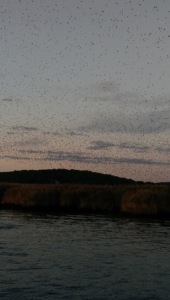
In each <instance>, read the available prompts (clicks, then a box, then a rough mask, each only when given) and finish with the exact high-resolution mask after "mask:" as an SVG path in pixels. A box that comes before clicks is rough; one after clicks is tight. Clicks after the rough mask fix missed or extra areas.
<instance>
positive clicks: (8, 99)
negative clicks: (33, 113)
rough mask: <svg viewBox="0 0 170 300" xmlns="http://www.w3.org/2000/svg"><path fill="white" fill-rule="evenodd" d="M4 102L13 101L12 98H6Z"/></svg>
mask: <svg viewBox="0 0 170 300" xmlns="http://www.w3.org/2000/svg"><path fill="white" fill-rule="evenodd" d="M2 102H12V99H11V98H4V99H2Z"/></svg>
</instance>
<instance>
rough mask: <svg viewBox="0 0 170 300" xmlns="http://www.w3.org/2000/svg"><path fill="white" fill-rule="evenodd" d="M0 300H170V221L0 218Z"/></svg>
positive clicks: (6, 214) (4, 213) (5, 214)
mask: <svg viewBox="0 0 170 300" xmlns="http://www.w3.org/2000/svg"><path fill="white" fill-rule="evenodd" d="M0 299H11V300H12V299H17V300H18V299H24V300H26V299H36V300H38V299H77V300H78V299H79V300H80V299H85V300H90V299H94V300H95V299H97V300H106V299H116V300H119V299H120V300H133V299H134V300H137V299H142V300H144V299H147V300H151V299H162V300H166V299H170V220H166V219H164V220H152V219H141V218H140V219H137V218H132V219H129V218H115V217H112V216H104V215H68V214H67V215H52V214H37V213H31V212H21V211H12V210H1V211H0Z"/></svg>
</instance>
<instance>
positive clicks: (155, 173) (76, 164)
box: [0, 0, 170, 182]
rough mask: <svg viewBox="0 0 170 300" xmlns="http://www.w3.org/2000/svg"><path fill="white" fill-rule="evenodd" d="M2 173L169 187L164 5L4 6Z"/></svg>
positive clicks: (162, 1)
mask: <svg viewBox="0 0 170 300" xmlns="http://www.w3.org/2000/svg"><path fill="white" fill-rule="evenodd" d="M0 29H1V31H0V48H1V51H0V59H1V68H0V90H1V95H0V150H1V153H0V171H6V170H8V171H12V170H22V169H44V168H73V169H86V170H92V171H97V172H101V173H108V174H113V175H116V176H121V177H127V178H132V179H134V180H143V181H155V182H157V181H170V118H169V115H170V85H169V78H170V66H169V65H170V59H169V49H170V2H169V0H149V1H147V0H131V1H129V0H127V1H126V0H119V1H115V0H110V1H109V0H105V1H102V0H93V1H91V0H88V1H81V0H59V1H54V0H48V1H47V0H41V1H40V0H35V1H27V0H21V1H19V0H2V1H1V6H0Z"/></svg>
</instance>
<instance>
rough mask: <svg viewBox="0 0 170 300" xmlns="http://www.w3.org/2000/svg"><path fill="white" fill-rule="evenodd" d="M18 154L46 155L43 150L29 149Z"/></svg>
mask: <svg viewBox="0 0 170 300" xmlns="http://www.w3.org/2000/svg"><path fill="white" fill-rule="evenodd" d="M18 152H20V153H27V154H44V153H45V152H44V151H42V150H30V149H27V150H18Z"/></svg>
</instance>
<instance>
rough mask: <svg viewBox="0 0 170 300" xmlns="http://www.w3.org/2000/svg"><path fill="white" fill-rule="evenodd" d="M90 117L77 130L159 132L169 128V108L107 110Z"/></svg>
mask: <svg viewBox="0 0 170 300" xmlns="http://www.w3.org/2000/svg"><path fill="white" fill-rule="evenodd" d="M96 115H97V114H95V116H94V118H93V119H91V122H89V123H88V125H84V126H80V127H79V130H81V131H83V132H90V131H92V132H99V133H111V132H120V133H143V134H149V133H159V132H164V131H166V130H169V128H170V118H169V115H170V109H166V110H162V111H154V112H150V111H149V112H141V113H140V111H133V112H131V113H129V112H126V111H125V110H121V111H116V112H113V113H112V115H111V112H108V113H107V114H105V115H104V114H103V115H100V116H98V117H96Z"/></svg>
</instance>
